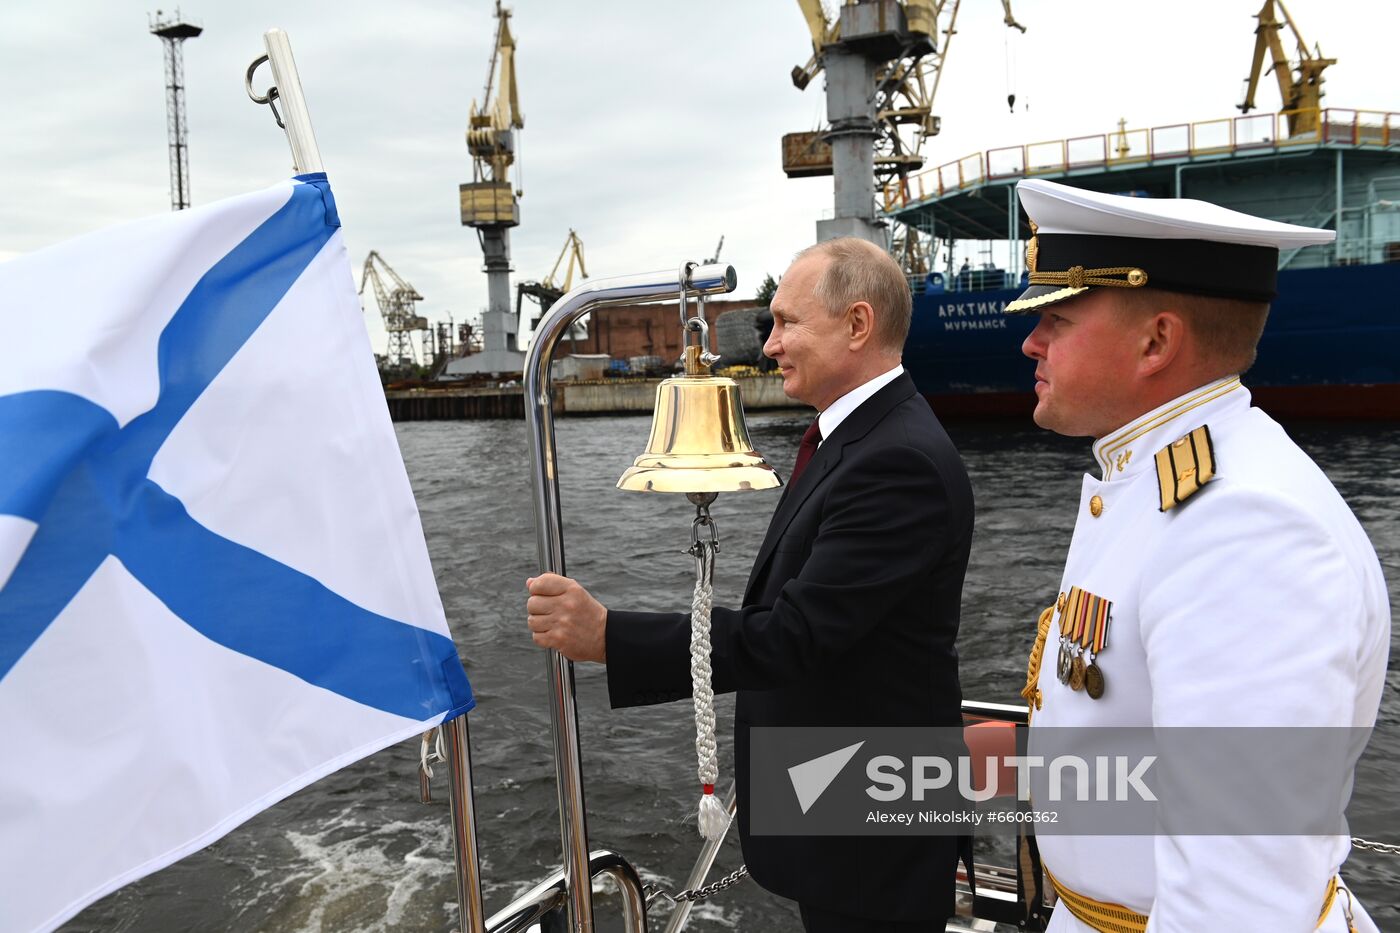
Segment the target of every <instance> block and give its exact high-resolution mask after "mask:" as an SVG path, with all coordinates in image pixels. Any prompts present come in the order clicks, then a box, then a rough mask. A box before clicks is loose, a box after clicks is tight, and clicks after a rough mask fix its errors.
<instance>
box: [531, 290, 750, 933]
mask: <svg viewBox="0 0 1400 933" xmlns="http://www.w3.org/2000/svg"><path fill="white" fill-rule="evenodd" d="M736 284H737V280H736V278H735V275H734V267H733V266H730V265H727V264H720V263H715V264H712V265H705V266H697V265H696V264H694V263H685V264H684V265H682V266H681V267H680V271H679V272H677V271H674V270H672V271H666V272H649V273H643V274H640V275H628V276H616V277H613V278H608V279H593V280H592V281H589V282H585V283H584V284H582V285H580V286H579V287H578V288H575V289H574V290H573V291H571V292H569V293H568V294H567V295H565V296H564V297H563V298H560V299H559V300H558V301H557V302H555V303H554V305H553V306H552V307H551V308H550V309H549V313H548V314H546V315H545V316H544V318H543V319H542V320H541V321H540V323H539V326H538V328H537V330H536V333H535V339H534V342H533V343H532V344H531V345H530V352H529V354H528V355H527V356H526V358H525V371H524V379H525V422H526V435H527V437H526V440H527V443H528V445H529V449H530V473H531V477H532V480H533V495H532V496H531V504H532V505H533V506H534V512H535V544H536V547H537V552H538V559H539V561H538V566H539V571H540V573H558V574H563V573H564V572H565V569H564V532H563V522H562V519H561V508H560V498H559V464H558V457H557V455H556V450H555V446H554V405H553V396H552V391H551V384H550V362H551V361H552V360H553V358H554V350H555V348H556V347H557V346H558V345H559V342H560V340H561V339H562V338H563V337H564V335H565V334H566V333H567V332H568V330H569V328H570V327H571V326H572V325H573V324H574V322H575V321H577V320H578V319H579V318H581V317H583V316H584V315H585V314H588V313H590V312H592V311H594V310H596V309H599V308H604V307H608V306H614V305H619V304H637V303H639V302H646V301H661V300H664V299H667V298H679V297H681V296H682V295H685V294H689V295H691V296H695V295H714V294H723V293H724V292H731V291H733V290H734V286H735V285H736ZM547 666H548V671H549V696H550V707H549V716H550V728H551V731H552V733H553V737H554V770H555V778H556V780H557V782H558V791H559V834H560V836H561V837H562V839H563V845H564V875H565V878H566V879H567V881H568V892H569V901H570V912H571V914H572V915H573V928H574V933H593V900H592V888H591V885H590V884H589V881H588V877H587V876H586V875H585V874H584V866H585V865H586V864H587V862H588V825H587V820H586V817H585V812H584V803H583V771H582V766H581V762H580V759H579V741H578V707H577V700H576V698H575V696H574V676H573V674H574V670H573V662H572V661H570V660H569V659H568V658H566V657H564V656H563V655H562V654H560V653H559V652H558V651H555V650H554V649H550V650H549V652H548V659H547Z"/></svg>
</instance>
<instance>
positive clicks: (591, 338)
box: [555, 299, 764, 365]
mask: <svg viewBox="0 0 1400 933" xmlns="http://www.w3.org/2000/svg"><path fill="white" fill-rule="evenodd" d="M763 306H764V305H763V302H760V301H755V300H754V299H746V300H736V301H706V302H705V320H706V321H708V322H709V324H710V349H711V350H712V351H714V352H718V349H719V345H718V343H716V330H717V328H716V327H715V320H716V319H717V318H718V317H719V316H720V315H721V314H723V313H725V312H726V311H739V310H752V309H757V308H762V307H763ZM690 315H691V316H692V317H693V316H694V315H695V303H694V302H693V301H692V302H691V303H690ZM587 320H588V337H587V338H586V339H584V340H579V341H577V342H576V343H577V345H575V341H572V340H570V339H568V338H567V337H566V338H564V339H563V340H562V341H560V344H559V348H558V350H556V351H555V352H556V354H564V353H606V354H607V355H608V356H610V357H612V358H613V359H616V360H626V359H631V358H632V357H635V356H659V357H661V359H662V360H663V361H664V362H665V363H666V364H668V365H669V364H670V363H673V362H674V361H675V360H676V359H677V358H678V357H680V355H681V349H682V347H683V346H684V345H683V343H682V342H681V324H680V311H679V301H673V302H668V303H666V304H647V305H619V306H616V307H611V308H607V309H606V310H603V311H601V312H598V313H595V314H591V315H589V316H588V318H587Z"/></svg>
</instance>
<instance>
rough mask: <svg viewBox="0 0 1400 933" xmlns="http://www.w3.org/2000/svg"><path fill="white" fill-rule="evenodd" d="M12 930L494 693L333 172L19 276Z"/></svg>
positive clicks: (51, 253) (6, 380) (6, 825)
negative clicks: (391, 380)
mask: <svg viewBox="0 0 1400 933" xmlns="http://www.w3.org/2000/svg"><path fill="white" fill-rule="evenodd" d="M0 335H3V337H0V931H4V933H11V931H30V930H50V929H52V928H54V927H56V926H58V925H59V924H61V923H62V922H63V921H64V920H65V919H67V918H69V917H71V916H72V915H73V914H75V913H77V912H78V911H79V910H81V909H82V908H83V907H84V906H85V905H87V904H89V903H91V902H92V901H94V900H96V899H97V898H99V897H101V896H102V895H104V894H106V893H108V892H110V891H112V890H114V889H116V888H118V887H120V886H121V885H123V884H126V883H128V882H130V881H133V880H135V879H137V878H139V877H141V876H143V875H146V874H149V873H150V872H152V871H155V870H156V869H159V868H161V867H163V866H165V865H168V864H170V863H171V862H174V861H176V860H177V859H179V858H181V857H183V856H185V855H188V854H189V853H191V852H193V851H195V850H196V849H199V848H201V847H202V846H205V845H207V844H208V843H210V842H212V841H213V840H215V839H218V838H219V837H220V836H222V835H224V834H225V833H227V832H228V831H229V830H231V829H233V828H234V827H235V826H237V825H238V824H240V823H242V822H243V821H244V820H246V819H248V818H249V817H251V816H252V815H254V814H255V813H257V812H259V811H260V810H263V809H265V808H266V807H268V806H270V805H271V804H273V803H274V802H276V801H278V800H280V799H282V798H283V797H286V796H287V795H288V794H291V793H292V792H293V791H296V790H298V789H299V788H301V787H304V786H306V785H307V784H310V783H311V782H313V781H315V780H317V779H318V778H320V777H322V776H324V775H326V774H329V773H330V772H332V771H335V770H336V769H338V768H341V767H343V766H345V765H346V764H348V763H350V762H352V761H354V760H356V759H358V758H361V757H363V756H365V755H368V754H370V753H371V752H374V751H377V750H378V749H381V748H383V747H385V746H387V745H390V744H392V743H395V742H399V741H401V740H403V739H405V738H408V737H410V736H413V735H415V734H416V733H419V732H421V731H423V730H424V729H425V728H427V727H429V726H431V725H433V724H435V723H438V722H440V721H442V720H443V719H444V718H450V717H452V716H455V715H457V714H460V713H464V712H466V711H467V710H469V709H471V707H472V706H473V705H474V701H473V699H472V693H471V688H470V687H469V686H468V684H467V678H466V675H465V674H464V672H463V670H462V665H461V662H460V661H459V660H458V657H457V652H456V649H455V648H454V647H453V644H452V640H451V638H450V637H449V634H448V630H447V625H446V621H445V619H444V617H443V611H442V604H441V602H440V600H439V597H438V592H437V587H436V584H435V582H434V578H433V572H432V567H431V565H430V564H429V561H428V553H427V548H426V546H425V545H424V542H423V531H422V528H421V526H420V524H419V519H418V511H417V508H416V507H415V505H414V501H413V495H412V492H411V490H410V489H409V484H408V477H407V475H406V474H405V472H404V467H403V462H402V460H401V459H400V456H399V450H398V445H397V442H396V440H395V437H394V431H393V427H392V425H391V424H390V422H389V416H388V411H387V409H386V406H385V403H384V394H383V391H382V390H381V388H380V385H379V380H378V378H377V375H376V373H375V367H374V360H373V355H372V353H371V351H370V346H369V340H368V337H367V335H366V333H365V327H364V323H363V320H362V318H361V312H360V308H359V301H358V299H357V296H356V294H355V289H354V284H353V281H352V277H351V272H350V263H349V260H348V257H347V255H346V251H345V245H344V243H343V241H342V239H341V234H340V228H339V220H338V218H337V216H336V210H335V202H334V200H333V199H332V197H331V191H330V187H329V185H328V184H327V182H326V178H325V176H324V175H303V176H298V177H297V178H296V179H293V180H292V181H290V182H288V183H283V184H280V185H277V186H275V187H273V188H270V189H268V190H266V191H262V192H258V193H256V194H250V195H246V196H243V197H238V198H233V199H230V200H227V201H223V202H220V203H217V204H212V205H209V206H206V207H201V208H196V209H194V210H189V211H182V212H180V213H177V214H169V215H164V216H160V217H156V218H152V219H149V220H145V221H141V222H138V223H133V224H128V225H125V226H121V227H117V228H113V229H110V230H105V231H101V232H99V233H95V234H92V235H89V236H85V237H82V238H80V239H77V240H74V241H71V242H69V243H65V244H62V245H59V246H56V247H53V248H50V249H47V250H43V251H41V252H37V253H33V254H30V255H27V256H23V257H21V258H19V259H14V260H11V261H9V262H6V263H3V264H0Z"/></svg>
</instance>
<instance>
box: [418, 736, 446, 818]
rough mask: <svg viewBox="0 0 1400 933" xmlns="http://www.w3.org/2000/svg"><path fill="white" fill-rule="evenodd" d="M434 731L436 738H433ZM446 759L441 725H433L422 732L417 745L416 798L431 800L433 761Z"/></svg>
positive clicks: (427, 801)
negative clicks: (420, 739) (421, 737)
mask: <svg viewBox="0 0 1400 933" xmlns="http://www.w3.org/2000/svg"><path fill="white" fill-rule="evenodd" d="M434 733H436V739H435V738H434ZM435 761H447V752H446V751H445V750H444V749H443V747H442V727H441V726H434V727H433V728H431V729H429V730H428V731H427V732H424V733H423V739H422V742H421V743H420V745H419V746H418V799H419V800H421V801H422V802H423V803H432V802H433V787H432V783H431V782H432V779H433V762H435Z"/></svg>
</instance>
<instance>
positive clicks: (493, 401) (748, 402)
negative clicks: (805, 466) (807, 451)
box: [384, 375, 805, 421]
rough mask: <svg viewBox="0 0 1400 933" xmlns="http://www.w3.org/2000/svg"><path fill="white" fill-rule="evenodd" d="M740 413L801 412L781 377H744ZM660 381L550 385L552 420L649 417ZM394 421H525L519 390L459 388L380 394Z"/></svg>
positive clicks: (798, 404)
mask: <svg viewBox="0 0 1400 933" xmlns="http://www.w3.org/2000/svg"><path fill="white" fill-rule="evenodd" d="M735 381H736V382H738V383H739V391H740V394H741V395H742V397H743V400H744V410H745V411H759V410H762V409H769V408H802V407H805V406H803V405H802V404H801V403H799V402H794V401H793V400H792V399H790V398H788V397H787V396H786V395H784V394H783V380H782V377H780V376H776V375H771V376H744V377H741V378H739V379H736V380H735ZM660 383H661V380H660V379H635V380H633V379H627V380H607V381H604V382H564V383H557V384H556V385H555V386H554V413H555V414H556V415H616V414H651V411H652V408H653V407H654V406H655V404H656V387H657V386H658V385H659V384H660ZM384 398H385V401H386V402H387V403H388V405H389V415H390V417H392V418H393V419H394V420H395V421H441V420H461V419H484V418H524V417H525V401H524V389H523V388H522V387H521V386H504V387H496V386H489V387H488V386H461V387H453V388H442V389H439V388H415V389H391V390H388V391H386V392H385V393H384Z"/></svg>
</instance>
